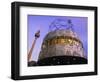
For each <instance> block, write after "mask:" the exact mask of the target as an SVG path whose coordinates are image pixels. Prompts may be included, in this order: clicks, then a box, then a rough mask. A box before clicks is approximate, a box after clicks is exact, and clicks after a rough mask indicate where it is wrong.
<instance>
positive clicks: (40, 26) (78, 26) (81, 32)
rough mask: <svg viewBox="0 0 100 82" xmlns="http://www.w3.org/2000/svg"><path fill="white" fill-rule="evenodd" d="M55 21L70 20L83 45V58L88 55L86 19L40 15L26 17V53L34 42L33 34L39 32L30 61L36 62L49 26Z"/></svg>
mask: <svg viewBox="0 0 100 82" xmlns="http://www.w3.org/2000/svg"><path fill="white" fill-rule="evenodd" d="M55 19H64V20H66V19H70V20H71V21H72V24H73V29H74V31H75V32H76V33H77V35H78V36H79V38H80V40H81V41H82V43H83V47H84V50H85V56H86V57H87V56H88V55H87V54H88V50H87V49H88V46H87V45H88V44H87V42H88V37H87V36H88V35H87V34H88V33H87V32H88V27H87V26H88V25H87V24H88V18H87V17H67V16H45V15H44V16H42V15H28V20H27V21H28V51H29V50H30V48H31V46H32V41H33V40H34V34H35V33H36V32H37V31H38V30H40V37H39V38H38V39H37V42H36V44H35V47H34V50H33V53H32V60H34V61H37V60H38V56H39V52H40V50H41V44H42V41H43V39H44V37H45V35H46V34H47V33H48V32H49V26H50V24H51V23H52V21H54V20H55Z"/></svg>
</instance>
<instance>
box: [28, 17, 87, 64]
mask: <svg viewBox="0 0 100 82" xmlns="http://www.w3.org/2000/svg"><path fill="white" fill-rule="evenodd" d="M39 36H40V31H38V32H37V33H36V34H35V40H34V41H33V44H32V48H31V49H30V52H29V54H28V66H49V65H71V64H72V65H73V64H87V59H86V58H85V54H84V48H83V44H82V42H81V40H80V39H79V37H78V35H77V34H76V32H75V31H74V29H73V24H72V22H71V20H67V19H66V20H64V19H56V20H54V21H53V22H52V23H51V25H50V26H49V32H48V33H47V34H46V36H45V38H44V40H43V43H42V46H41V51H40V54H39V58H38V61H37V62H35V61H29V59H30V57H31V55H32V51H33V50H34V45H35V42H36V39H37V38H39Z"/></svg>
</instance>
